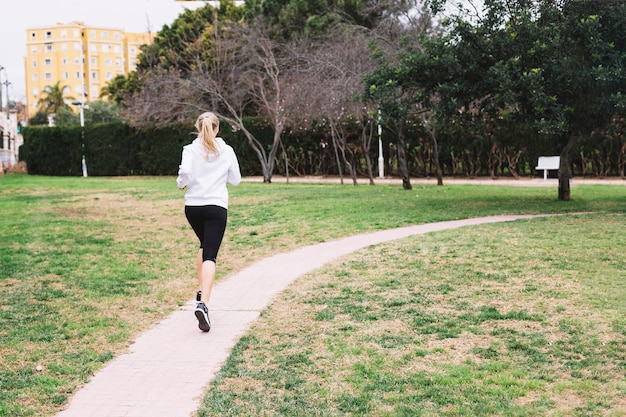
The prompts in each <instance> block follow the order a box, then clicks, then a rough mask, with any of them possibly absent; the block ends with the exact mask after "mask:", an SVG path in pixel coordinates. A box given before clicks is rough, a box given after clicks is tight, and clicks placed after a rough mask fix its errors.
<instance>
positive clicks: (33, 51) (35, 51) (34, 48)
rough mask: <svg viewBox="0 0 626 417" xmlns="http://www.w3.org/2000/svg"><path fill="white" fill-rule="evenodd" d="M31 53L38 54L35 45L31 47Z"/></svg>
mask: <svg viewBox="0 0 626 417" xmlns="http://www.w3.org/2000/svg"><path fill="white" fill-rule="evenodd" d="M30 53H31V54H36V53H37V47H36V46H35V45H33V46H31V47H30Z"/></svg>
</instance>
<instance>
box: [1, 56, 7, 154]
mask: <svg viewBox="0 0 626 417" xmlns="http://www.w3.org/2000/svg"><path fill="white" fill-rule="evenodd" d="M3 70H4V67H3V66H2V65H0V84H2V71H3ZM7 88H8V87H7ZM7 91H8V90H7ZM8 101H9V99H8V98H7V113H8V111H9V105H8ZM0 112H2V86H1V85H0ZM8 129H9V118H8V117H7V122H6V124H5V126H4V127H3V129H2V132H3V133H2V137H1V138H0V149H4V133H5V131H6V133H7V134H8Z"/></svg>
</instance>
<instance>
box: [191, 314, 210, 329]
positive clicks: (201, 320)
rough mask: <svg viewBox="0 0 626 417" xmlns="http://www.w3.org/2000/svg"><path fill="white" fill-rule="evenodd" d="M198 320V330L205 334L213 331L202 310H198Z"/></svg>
mask: <svg viewBox="0 0 626 417" xmlns="http://www.w3.org/2000/svg"><path fill="white" fill-rule="evenodd" d="M195 313H196V318H197V319H198V328H199V329H200V330H202V331H203V332H208V331H209V330H211V323H210V322H209V321H208V320H207V316H206V315H205V314H204V312H203V311H201V310H196V311H195Z"/></svg>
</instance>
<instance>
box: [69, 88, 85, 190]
mask: <svg viewBox="0 0 626 417" xmlns="http://www.w3.org/2000/svg"><path fill="white" fill-rule="evenodd" d="M72 104H73V105H75V106H78V109H79V110H80V147H81V150H82V153H83V159H82V161H81V165H82V168H83V177H85V178H86V177H87V162H86V161H85V110H84V108H85V104H84V103H83V102H82V101H78V100H76V101H73V102H72Z"/></svg>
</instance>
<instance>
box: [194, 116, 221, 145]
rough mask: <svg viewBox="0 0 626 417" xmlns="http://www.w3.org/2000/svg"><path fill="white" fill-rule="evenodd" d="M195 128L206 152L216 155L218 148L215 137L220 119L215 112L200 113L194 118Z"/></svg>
mask: <svg viewBox="0 0 626 417" xmlns="http://www.w3.org/2000/svg"><path fill="white" fill-rule="evenodd" d="M196 129H198V137H199V138H200V139H201V140H202V145H203V146H204V150H205V151H206V153H207V156H208V155H210V154H214V155H218V154H219V149H218V148H217V142H216V141H215V137H216V136H217V132H219V130H220V121H219V119H218V118H217V116H216V115H215V113H211V112H206V113H202V114H201V115H200V116H199V117H198V120H196Z"/></svg>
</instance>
